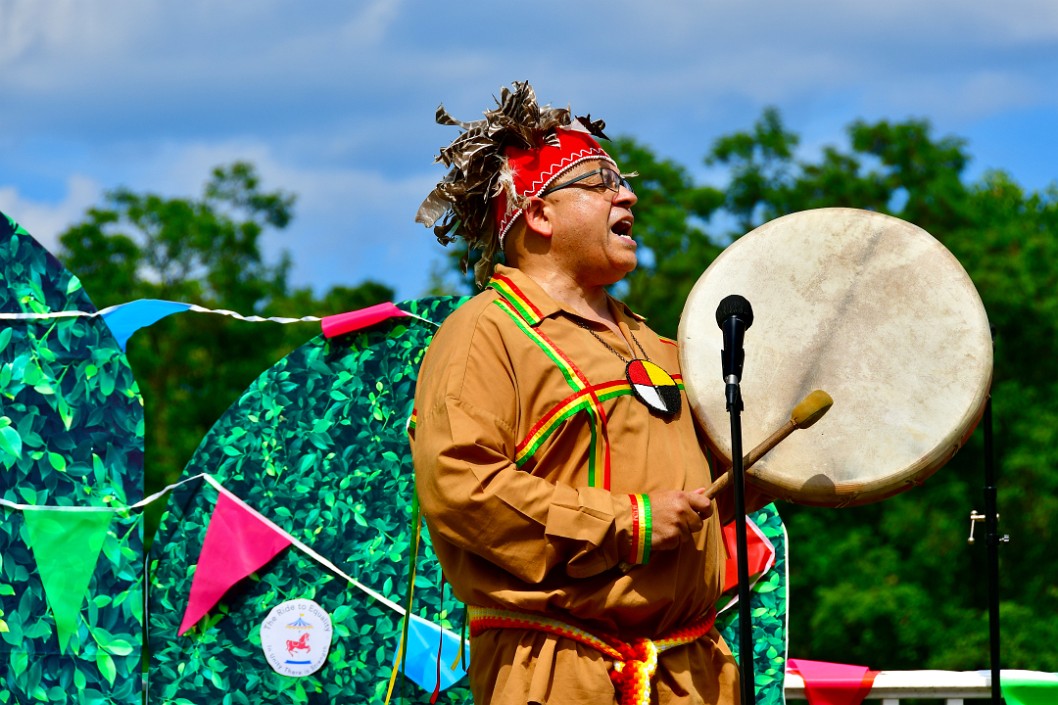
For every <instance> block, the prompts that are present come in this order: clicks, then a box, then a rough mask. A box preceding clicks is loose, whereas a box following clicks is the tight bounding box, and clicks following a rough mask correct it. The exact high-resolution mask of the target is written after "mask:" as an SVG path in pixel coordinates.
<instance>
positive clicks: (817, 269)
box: [678, 208, 992, 507]
mask: <svg viewBox="0 0 1058 705" xmlns="http://www.w3.org/2000/svg"><path fill="white" fill-rule="evenodd" d="M730 294H740V295H742V296H744V297H745V298H746V299H747V300H748V301H749V302H750V304H751V305H752V307H753V315H754V318H753V323H752V325H751V326H750V327H749V329H748V330H747V331H746V335H745V346H744V347H745V355H746V359H745V366H744V368H743V373H742V379H741V391H742V397H743V400H744V405H745V410H744V411H743V413H742V448H743V451H744V452H748V451H749V450H751V449H752V448H753V447H754V446H756V445H757V444H758V443H759V442H760V441H762V440H764V439H765V438H766V437H767V436H769V435H770V434H771V433H772V432H773V431H775V430H776V429H778V428H779V427H781V426H782V425H783V424H784V423H786V422H787V421H788V420H789V418H790V412H791V410H792V409H793V408H794V406H796V405H797V403H798V402H799V401H800V400H801V399H803V398H804V397H805V395H807V394H808V393H809V392H811V391H812V390H814V389H822V390H824V391H826V392H828V393H829V394H830V395H831V397H833V399H834V406H833V408H831V410H830V411H829V413H827V415H826V416H824V417H823V418H822V419H821V420H819V421H818V422H817V423H816V424H815V425H813V426H811V427H810V428H807V429H803V430H799V431H795V432H794V433H793V434H792V435H790V436H789V437H788V438H786V439H785V440H784V441H782V442H781V443H780V444H779V445H778V446H777V447H775V448H774V449H772V450H771V451H769V452H768V453H767V454H765V455H764V457H763V458H761V460H760V461H758V462H757V463H756V465H754V466H753V468H752V470H751V473H752V475H753V478H754V482H755V483H756V484H757V485H758V486H760V487H762V488H764V489H765V491H767V492H769V493H771V494H773V495H774V496H776V497H778V498H781V499H785V500H788V501H792V502H796V503H799V504H809V505H817V506H833V507H840V506H849V505H858V504H866V503H869V502H874V501H877V500H880V499H884V498H886V497H889V496H892V495H894V494H897V493H899V492H902V491H904V490H906V489H909V488H910V487H913V486H915V485H917V484H920V483H922V482H923V481H924V480H925V479H926V478H927V477H929V476H930V475H932V474H933V473H934V472H936V471H937V470H938V469H939V468H940V467H942V466H943V465H944V464H945V463H946V462H947V461H948V460H950V459H951V457H952V456H953V455H954V454H955V452H956V451H957V450H958V449H959V447H960V446H961V445H962V443H963V442H964V441H965V439H966V438H967V437H968V436H969V434H970V433H971V432H972V431H973V428H974V426H975V425H976V424H977V421H978V420H979V419H980V417H981V414H982V412H983V410H984V404H985V401H986V399H987V396H988V390H989V386H990V384H991V377H992V340H991V334H990V329H989V325H988V317H987V315H986V313H985V310H984V306H983V305H982V303H981V299H980V297H979V296H978V294H977V290H976V289H975V288H974V285H973V283H972V282H971V281H970V278H969V276H968V275H967V274H966V272H965V270H964V269H963V268H962V266H961V265H960V264H959V262H958V261H957V260H956V259H955V257H954V256H953V255H952V254H951V253H950V252H949V251H948V250H947V249H946V248H945V247H944V246H943V245H941V244H940V242H938V241H937V240H936V239H934V238H933V237H932V236H931V235H930V234H929V233H927V232H926V231H924V230H922V229H921V228H919V227H917V226H915V225H912V224H911V223H908V222H906V221H903V220H900V219H898V218H893V217H891V216H887V215H882V214H879V213H874V212H871V211H863V210H855V209H849V208H823V209H818V210H810V211H803V212H799V213H793V214H791V215H787V216H784V217H781V218H778V219H776V220H773V221H771V222H768V223H765V224H764V225H762V226H760V227H759V228H757V229H755V230H753V231H752V232H750V233H748V234H747V235H745V236H743V237H742V238H740V239H739V240H737V241H736V242H734V243H733V244H732V245H731V246H729V247H728V248H727V249H725V250H724V251H723V252H722V253H721V254H720V256H719V257H717V259H716V260H715V261H714V262H713V263H712V265H710V267H709V268H708V269H707V270H706V271H705V272H704V273H703V274H702V276H701V278H700V279H699V280H698V282H697V283H696V284H695V286H694V288H693V289H692V290H691V293H690V295H689V296H688V298H687V302H686V305H685V306H684V309H683V314H682V316H681V319H680V327H679V335H678V338H679V344H680V361H681V365H682V368H683V376H684V380H685V383H686V388H687V395H688V397H689V399H690V402H691V406H692V408H693V409H694V413H695V415H696V416H697V417H698V420H699V421H700V422H701V424H702V425H703V427H704V429H705V431H706V435H707V436H708V439H709V443H710V444H711V445H712V450H713V452H715V453H716V454H717V455H718V456H720V458H721V460H722V462H723V463H724V464H725V465H726V466H729V465H730V463H731V421H730V416H729V414H728V412H727V409H726V402H725V394H724V391H725V383H724V380H723V375H722V369H721V358H720V351H721V349H722V348H723V334H722V332H721V330H720V328H719V326H718V325H717V322H716V308H717V305H718V304H719V303H720V301H721V300H722V299H723V298H724V297H726V296H728V295H730Z"/></svg>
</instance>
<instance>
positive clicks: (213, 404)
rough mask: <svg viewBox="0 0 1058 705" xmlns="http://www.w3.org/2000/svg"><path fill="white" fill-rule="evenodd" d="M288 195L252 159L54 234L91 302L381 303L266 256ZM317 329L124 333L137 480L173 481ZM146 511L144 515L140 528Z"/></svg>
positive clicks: (274, 312) (259, 311) (346, 306)
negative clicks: (193, 187) (190, 190)
mask: <svg viewBox="0 0 1058 705" xmlns="http://www.w3.org/2000/svg"><path fill="white" fill-rule="evenodd" d="M294 203H295V198H294V196H293V195H291V194H287V193H284V192H282V191H266V190H264V189H263V187H262V185H261V183H260V179H259V177H258V176H257V173H256V171H255V169H254V167H253V166H252V165H250V164H247V163H241V162H237V163H234V164H231V165H229V166H224V167H218V168H216V169H214V170H213V172H212V174H211V176H210V178H209V180H208V182H207V183H206V185H205V188H204V191H203V194H202V196H201V197H200V198H197V199H196V198H169V197H164V196H159V195H156V194H149V193H148V194H142V193H136V192H134V191H131V190H129V189H124V188H123V189H117V190H115V191H113V192H111V193H109V194H107V196H106V199H105V202H104V204H102V205H101V206H99V207H95V208H91V209H89V211H88V212H87V214H86V217H85V219H84V220H83V221H82V222H80V223H77V224H75V225H73V226H72V227H70V228H69V229H68V230H67V231H66V232H64V233H63V234H62V235H61V236H60V243H61V249H60V251H59V252H58V253H57V255H58V257H59V258H60V259H61V260H62V261H63V262H64V263H65V264H66V266H67V267H68V269H70V271H72V272H74V273H75V274H77V275H78V277H80V279H81V281H82V282H83V284H84V287H85V290H86V291H87V292H88V293H89V294H90V295H91V297H92V299H93V303H95V304H96V306H97V307H99V308H104V307H106V306H111V305H114V304H118V303H123V302H126V301H132V300H135V299H140V298H150V299H165V300H172V301H183V302H188V303H194V304H199V305H201V306H205V307H208V308H221V309H229V310H234V311H238V312H239V313H243V314H246V315H250V314H256V315H261V316H290V315H306V314H315V315H326V314H330V313H339V312H342V311H348V310H354V309H357V308H361V307H363V306H367V305H370V304H374V303H378V302H380V301H386V300H390V299H392V297H393V291H392V290H391V289H389V288H388V287H386V286H384V285H382V284H378V283H376V282H365V283H363V284H361V285H359V286H356V287H345V286H343V287H335V288H332V289H331V290H330V291H328V292H326V293H325V294H324V295H323V296H322V297H319V298H318V297H316V296H315V295H314V294H313V292H311V291H310V290H308V289H291V287H290V285H289V283H288V271H289V267H290V261H289V257H288V256H287V255H286V254H283V255H282V256H281V257H280V258H279V260H278V261H276V262H269V261H266V259H265V258H264V255H263V253H262V250H261V240H262V237H263V236H264V235H265V233H267V232H269V231H270V230H276V231H281V230H282V229H284V228H285V227H287V225H288V224H289V223H290V221H291V219H292V218H293V208H294ZM318 333H319V328H318V324H315V325H314V324H311V323H304V324H294V325H280V324H275V323H260V324H250V323H241V322H237V321H234V320H232V319H230V318H227V317H224V316H216V315H208V314H195V313H188V314H184V315H181V316H170V317H169V318H166V319H163V320H162V321H159V322H158V323H156V324H154V325H152V326H151V327H149V328H147V329H145V330H142V331H139V332H138V333H136V334H135V335H133V336H132V338H131V339H130V341H129V344H128V350H127V354H128V358H129V361H130V364H131V365H132V368H133V372H134V374H135V376H136V379H137V380H138V382H139V384H140V388H141V392H142V394H143V397H144V404H145V417H146V458H145V471H146V484H147V490H148V491H151V490H155V489H159V488H160V487H163V486H165V485H166V484H168V483H171V482H174V481H175V480H176V479H177V478H178V477H179V475H180V472H181V470H182V469H183V467H184V465H185V464H186V463H187V461H188V459H189V458H190V457H191V455H192V453H193V452H194V450H195V448H196V447H197V446H198V443H199V441H201V439H202V438H203V436H204V435H205V434H206V432H207V431H208V430H209V428H210V427H211V426H212V425H213V423H214V422H215V421H216V420H217V419H218V418H219V417H220V416H221V414H222V413H223V412H224V410H225V409H227V407H228V406H229V405H231V404H232V403H233V402H234V401H235V400H236V399H238V397H239V395H241V394H242V392H243V391H244V390H245V389H246V387H247V386H248V385H249V384H250V382H252V381H253V380H254V379H256V377H257V376H258V375H259V374H260V373H261V372H263V371H264V370H265V369H267V368H268V367H269V366H271V365H272V364H274V363H275V362H276V361H277V360H279V359H281V358H282V357H284V356H285V355H286V354H287V353H289V352H290V351H291V350H293V349H294V348H296V347H297V346H299V345H301V344H302V343H304V342H305V341H307V340H308V339H309V338H311V337H312V336H314V335H316V334H318ZM156 514H157V513H156V512H152V513H151V514H149V515H148V518H149V520H150V521H149V526H148V531H147V533H148V535H150V534H151V533H152V531H153V528H154V527H153V523H152V522H153V520H154V517H155V516H156Z"/></svg>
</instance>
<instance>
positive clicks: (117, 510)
mask: <svg viewBox="0 0 1058 705" xmlns="http://www.w3.org/2000/svg"><path fill="white" fill-rule="evenodd" d="M196 480H203V481H205V482H206V483H208V484H209V485H211V486H212V487H213V488H214V489H216V490H217V492H220V493H222V494H224V495H225V496H226V497H227V498H228V499H230V500H231V501H233V502H235V503H236V504H238V505H239V506H240V507H241V508H243V509H244V510H246V511H248V512H250V513H251V514H253V515H254V517H255V518H256V519H258V520H259V521H261V522H262V523H263V524H265V525H267V526H268V527H269V528H270V529H272V530H273V531H275V532H276V533H278V534H279V535H280V536H282V537H283V538H285V539H286V540H287V541H289V542H290V544H291V545H293V546H295V547H296V548H297V549H298V550H299V551H301V552H302V553H304V554H305V555H306V556H308V557H309V558H311V559H312V560H314V561H316V562H317V563H319V564H320V565H322V566H323V567H325V568H327V569H328V570H330V571H331V572H333V573H334V574H335V575H337V576H338V577H340V578H342V579H343V580H345V581H346V582H347V583H349V584H350V585H352V586H353V587H355V588H357V589H358V590H360V591H361V592H363V593H364V594H365V595H367V596H368V597H370V598H372V599H374V600H376V601H377V602H380V603H381V604H383V605H385V606H386V607H388V608H390V609H391V610H393V611H394V612H396V613H397V614H399V615H401V616H404V615H405V614H406V610H405V609H404V608H403V607H402V606H400V605H398V604H397V603H396V602H393V601H392V600H390V599H389V598H387V597H386V596H385V595H382V594H381V593H379V592H378V591H376V590H374V589H372V588H370V587H368V586H367V585H365V584H363V583H362V582H360V581H359V580H357V579H356V578H354V577H352V576H351V575H348V574H347V573H346V572H345V571H343V570H342V569H341V568H339V567H338V566H337V565H335V564H334V562H333V561H331V560H330V559H328V558H326V557H325V556H323V555H321V554H320V553H319V552H317V551H316V550H314V549H313V548H311V547H310V546H308V545H307V544H305V543H304V542H302V541H299V540H298V539H297V538H295V537H294V536H292V535H291V534H290V533H289V532H287V531H286V530H284V529H282V528H281V527H279V526H278V525H277V524H276V523H275V522H273V521H271V520H270V519H268V518H267V517H265V516H264V515H263V514H261V513H260V512H258V511H257V510H256V509H254V508H253V507H251V506H250V505H248V504H247V503H246V502H245V501H243V500H242V499H241V498H240V497H238V496H237V495H235V494H234V493H232V491H231V490H229V489H227V488H226V487H224V485H222V484H221V483H220V481H218V480H217V479H216V478H215V477H213V476H212V475H210V474H209V473H199V474H198V475H194V476H192V477H188V478H185V479H183V480H181V481H180V482H175V483H173V484H171V485H168V486H166V487H164V488H162V489H161V490H158V491H157V492H155V493H154V494H152V495H150V496H149V497H145V498H143V499H141V500H140V501H139V502H136V503H135V504H130V505H122V506H109V507H92V506H55V505H37V504H21V503H19V502H12V501H11V500H8V499H3V498H2V497H0V506H3V507H7V508H8V509H12V510H15V511H23V512H24V511H33V510H49V511H57V512H72V513H76V512H111V513H114V514H128V513H130V512H132V511H133V510H137V509H142V508H143V507H146V506H147V505H148V504H151V503H152V502H156V501H158V500H159V499H161V498H162V497H164V496H165V495H167V494H168V493H170V492H172V491H173V490H175V489H176V488H177V487H180V486H181V485H186V484H187V483H189V482H194V481H196Z"/></svg>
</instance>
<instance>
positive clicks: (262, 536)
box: [177, 490, 291, 634]
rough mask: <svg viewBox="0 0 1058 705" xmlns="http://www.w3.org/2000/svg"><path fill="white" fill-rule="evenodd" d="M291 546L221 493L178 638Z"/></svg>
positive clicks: (286, 538) (270, 526)
mask: <svg viewBox="0 0 1058 705" xmlns="http://www.w3.org/2000/svg"><path fill="white" fill-rule="evenodd" d="M290 544H291V538H290V537H289V536H287V535H285V534H283V533H281V532H280V531H279V530H278V529H277V528H276V527H275V526H274V525H273V524H272V523H271V522H269V521H268V520H267V519H265V518H264V517H262V516H261V515H260V514H258V513H257V512H255V511H254V510H253V509H251V508H250V507H248V506H246V504H244V503H243V502H242V501H240V500H239V499H238V498H237V497H235V496H234V495H231V494H229V493H228V492H226V491H223V490H221V491H220V494H218V495H217V504H216V506H215V507H213V516H211V517H210V520H209V528H207V529H206V539H205V541H203V542H202V553H201V554H199V557H198V567H197V568H195V577H194V578H192V579H191V596H190V597H189V598H188V600H187V608H186V609H185V610H184V619H183V621H182V622H181V623H180V630H179V631H178V632H177V633H178V634H183V633H184V632H186V631H187V630H188V629H190V628H191V627H193V626H194V625H195V623H197V622H198V620H200V619H202V617H203V616H205V614H206V613H207V612H209V611H210V609H212V608H213V606H214V605H215V604H217V603H218V602H219V601H220V598H222V597H224V593H226V592H227V591H228V590H229V589H230V588H231V587H232V586H233V585H235V583H237V582H239V581H240V580H242V579H243V578H245V577H246V576H248V575H249V574H250V573H253V572H254V571H255V570H258V569H259V568H260V567H261V566H263V565H264V564H265V563H267V562H268V561H270V560H272V559H273V558H274V557H275V556H276V554H278V553H279V552H280V551H282V550H283V549H284V548H286V547H287V546H289V545H290Z"/></svg>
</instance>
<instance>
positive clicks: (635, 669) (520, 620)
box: [467, 606, 716, 705]
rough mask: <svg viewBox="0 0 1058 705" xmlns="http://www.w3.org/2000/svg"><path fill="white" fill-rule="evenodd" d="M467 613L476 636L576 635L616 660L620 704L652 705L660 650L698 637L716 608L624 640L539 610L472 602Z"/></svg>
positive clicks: (613, 670)
mask: <svg viewBox="0 0 1058 705" xmlns="http://www.w3.org/2000/svg"><path fill="white" fill-rule="evenodd" d="M467 613H468V616H469V618H470V635H471V636H477V635H478V634H481V633H482V632H483V631H485V630H487V629H529V630H533V631H538V632H546V633H548V634H554V635H555V636H560V637H564V638H566V639H573V640H574V641H578V642H580V643H581V644H584V645H585V646H590V647H591V648H593V649H595V650H596V651H598V652H600V653H602V654H605V655H606V656H609V657H610V658H611V659H613V662H614V663H613V667H612V668H611V669H610V680H611V681H612V682H613V684H614V689H615V690H616V691H617V702H618V703H619V705H649V703H650V680H651V678H652V677H653V676H654V672H655V671H656V670H657V667H658V654H659V653H661V652H663V651H668V650H669V649H672V648H675V647H677V646H682V645H683V644H690V643H691V642H693V641H697V640H698V639H700V638H701V637H703V636H705V635H706V634H708V633H709V632H710V631H711V630H712V628H713V623H714V622H715V621H716V611H715V610H710V611H709V614H707V615H706V616H705V617H703V618H702V619H700V620H698V621H697V622H694V623H692V624H690V625H688V626H686V627H681V628H679V629H673V630H672V631H670V632H668V633H667V634H664V635H662V636H661V637H659V638H657V639H646V638H638V639H633V640H632V641H623V640H622V639H618V638H617V637H615V636H612V635H609V634H605V635H603V634H592V633H591V632H589V631H587V630H585V629H582V628H580V627H577V626H574V625H572V624H568V623H566V622H562V621H560V620H557V619H552V618H551V617H544V616H542V615H538V614H530V613H526V612H513V611H510V610H500V609H492V608H489V607H472V606H468V607H467Z"/></svg>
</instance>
